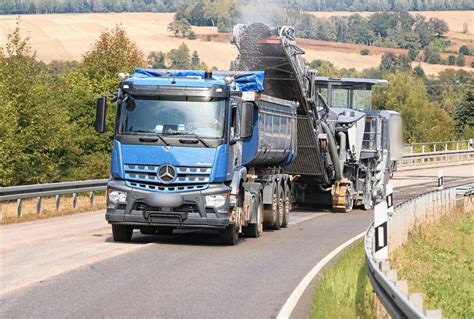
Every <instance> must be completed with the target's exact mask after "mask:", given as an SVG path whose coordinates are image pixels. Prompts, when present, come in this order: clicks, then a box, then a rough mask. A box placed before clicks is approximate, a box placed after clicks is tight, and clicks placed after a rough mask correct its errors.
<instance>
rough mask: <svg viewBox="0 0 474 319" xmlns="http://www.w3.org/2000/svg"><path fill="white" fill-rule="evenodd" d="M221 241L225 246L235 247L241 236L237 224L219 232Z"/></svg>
mask: <svg viewBox="0 0 474 319" xmlns="http://www.w3.org/2000/svg"><path fill="white" fill-rule="evenodd" d="M219 239H220V241H221V243H222V244H223V245H229V246H235V245H237V243H238V241H239V234H237V229H236V227H235V224H230V225H229V226H227V227H226V228H224V229H221V230H220V231H219Z"/></svg>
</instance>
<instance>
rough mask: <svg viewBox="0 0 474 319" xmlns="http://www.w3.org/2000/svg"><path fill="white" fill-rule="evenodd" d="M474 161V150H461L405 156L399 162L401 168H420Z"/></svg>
mask: <svg viewBox="0 0 474 319" xmlns="http://www.w3.org/2000/svg"><path fill="white" fill-rule="evenodd" d="M472 159H474V149H473V150H461V151H436V152H425V153H414V154H405V155H404V156H403V158H402V159H400V160H399V162H398V166H399V167H406V166H420V165H429V164H436V163H441V162H447V161H449V162H459V161H470V160H472Z"/></svg>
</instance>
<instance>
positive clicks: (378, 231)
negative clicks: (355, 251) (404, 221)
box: [374, 201, 388, 261]
mask: <svg viewBox="0 0 474 319" xmlns="http://www.w3.org/2000/svg"><path fill="white" fill-rule="evenodd" d="M387 220H388V214H387V202H386V201H383V202H380V203H378V204H377V205H375V208H374V227H375V254H374V257H375V259H376V260H379V261H381V260H387V259H388V247H387V239H388V233H387Z"/></svg>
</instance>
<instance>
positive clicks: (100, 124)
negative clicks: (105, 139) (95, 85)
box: [95, 96, 107, 133]
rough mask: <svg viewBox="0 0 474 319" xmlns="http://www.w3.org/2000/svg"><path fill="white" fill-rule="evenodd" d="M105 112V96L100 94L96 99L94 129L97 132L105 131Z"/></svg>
mask: <svg viewBox="0 0 474 319" xmlns="http://www.w3.org/2000/svg"><path fill="white" fill-rule="evenodd" d="M106 113H107V97H105V96H101V97H99V98H98V99H97V110H96V113H95V130H96V131H97V132H98V133H104V132H105V116H106Z"/></svg>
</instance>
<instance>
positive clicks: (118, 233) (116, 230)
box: [112, 224, 133, 243]
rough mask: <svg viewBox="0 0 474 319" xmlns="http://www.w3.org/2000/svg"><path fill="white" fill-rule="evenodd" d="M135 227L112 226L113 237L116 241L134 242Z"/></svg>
mask: <svg viewBox="0 0 474 319" xmlns="http://www.w3.org/2000/svg"><path fill="white" fill-rule="evenodd" d="M132 235H133V227H132V226H129V225H115V224H113V225H112V236H113V237H114V241H118V242H123V243H128V242H129V241H130V240H132Z"/></svg>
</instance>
